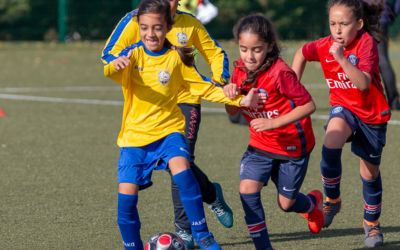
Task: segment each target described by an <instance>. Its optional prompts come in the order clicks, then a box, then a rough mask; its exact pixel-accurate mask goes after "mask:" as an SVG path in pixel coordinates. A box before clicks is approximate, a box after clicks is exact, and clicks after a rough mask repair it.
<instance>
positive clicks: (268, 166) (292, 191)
mask: <svg viewBox="0 0 400 250" xmlns="http://www.w3.org/2000/svg"><path fill="white" fill-rule="evenodd" d="M309 158H310V155H309V154H308V155H306V156H304V157H301V158H297V159H287V160H282V159H273V158H271V157H270V156H269V155H267V154H264V153H263V152H262V151H261V150H258V149H255V148H253V147H251V146H249V147H248V148H247V151H246V152H245V153H244V155H243V158H242V161H241V163H240V180H245V179H250V180H254V181H258V182H262V183H264V185H267V184H268V180H269V178H271V180H272V181H273V182H274V184H275V186H276V188H277V190H278V193H279V194H281V195H283V196H284V197H286V198H288V199H295V198H296V196H297V194H298V193H299V191H300V188H301V185H302V184H303V181H304V177H305V176H306V173H307V167H308V160H309Z"/></svg>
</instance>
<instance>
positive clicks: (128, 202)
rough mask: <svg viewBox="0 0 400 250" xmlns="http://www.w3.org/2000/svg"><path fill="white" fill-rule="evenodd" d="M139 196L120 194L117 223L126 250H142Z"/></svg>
mask: <svg viewBox="0 0 400 250" xmlns="http://www.w3.org/2000/svg"><path fill="white" fill-rule="evenodd" d="M137 202H138V196H137V195H127V194H121V193H118V215H117V223H118V226H119V231H120V232H121V236H122V240H123V244H124V247H125V249H130V250H131V249H132V250H142V249H143V243H142V240H141V239H140V220H139V214H138V211H137Z"/></svg>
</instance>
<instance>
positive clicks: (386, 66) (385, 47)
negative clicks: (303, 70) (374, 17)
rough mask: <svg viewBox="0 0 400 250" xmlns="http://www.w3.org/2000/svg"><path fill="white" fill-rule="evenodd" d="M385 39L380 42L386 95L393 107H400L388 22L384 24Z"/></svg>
mask: <svg viewBox="0 0 400 250" xmlns="http://www.w3.org/2000/svg"><path fill="white" fill-rule="evenodd" d="M381 28H382V34H383V39H382V41H380V42H379V44H378V51H379V69H380V71H381V74H382V80H383V83H384V86H385V92H386V97H387V99H388V102H389V105H390V107H391V109H400V103H399V93H398V91H397V87H396V75H395V73H394V70H393V67H392V64H391V63H390V59H389V41H388V39H389V34H388V29H389V27H388V24H385V25H382V27H381Z"/></svg>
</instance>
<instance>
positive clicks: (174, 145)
mask: <svg viewBox="0 0 400 250" xmlns="http://www.w3.org/2000/svg"><path fill="white" fill-rule="evenodd" d="M177 156H182V157H185V158H186V159H188V160H189V158H190V153H189V150H188V147H187V144H186V142H185V138H184V135H182V134H181V133H172V134H170V135H168V136H166V137H164V138H162V139H160V140H158V141H155V142H153V143H151V144H149V145H146V146H143V147H122V148H121V149H120V157H119V160H118V183H132V184H136V185H139V188H140V189H145V188H147V187H149V186H151V184H152V182H151V175H152V172H153V170H166V169H168V162H169V160H170V159H171V158H174V157H177Z"/></svg>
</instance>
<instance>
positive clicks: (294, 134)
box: [231, 58, 315, 157]
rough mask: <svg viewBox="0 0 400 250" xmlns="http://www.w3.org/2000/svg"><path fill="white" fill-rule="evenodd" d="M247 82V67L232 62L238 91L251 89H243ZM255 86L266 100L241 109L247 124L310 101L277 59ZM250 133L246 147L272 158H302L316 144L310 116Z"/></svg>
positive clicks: (234, 81)
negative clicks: (276, 156)
mask: <svg viewBox="0 0 400 250" xmlns="http://www.w3.org/2000/svg"><path fill="white" fill-rule="evenodd" d="M246 79H247V71H246V68H245V66H244V64H243V62H242V61H241V60H239V61H237V62H236V63H235V67H234V70H233V73H232V79H231V80H232V83H234V84H236V85H237V86H238V87H239V88H241V89H246V88H247V89H249V88H250V87H251V86H242V83H243V81H244V80H246ZM255 87H256V88H258V89H259V91H261V92H264V93H266V94H267V96H268V98H267V101H266V102H265V104H264V105H263V107H262V108H261V109H250V108H242V109H241V110H242V113H243V115H244V117H245V118H246V119H247V121H249V122H250V121H251V120H252V119H256V118H266V119H274V118H277V117H279V116H282V115H285V114H287V113H289V112H290V111H292V110H293V109H294V108H295V107H296V106H301V105H304V104H306V103H308V102H310V101H311V100H312V98H311V96H310V94H309V93H308V92H307V90H306V89H305V88H304V86H303V85H302V84H301V83H300V82H299V80H298V79H297V77H296V74H295V73H294V72H293V71H292V69H291V68H290V67H289V66H288V65H287V64H286V63H285V62H284V61H283V60H282V59H280V58H278V59H277V60H276V62H275V63H274V64H273V65H272V66H271V67H270V68H269V69H268V70H266V71H265V72H262V73H260V74H259V75H258V76H257V77H256V84H255ZM249 130H250V143H249V144H250V145H251V146H253V147H255V148H258V149H261V150H264V151H266V152H268V153H270V154H273V155H278V156H285V157H302V156H305V155H306V154H308V153H310V152H311V150H312V149H313V147H314V144H315V138H314V133H313V129H312V124H311V119H310V117H305V118H303V119H301V120H299V121H297V122H294V123H291V124H288V125H286V126H284V127H280V128H276V129H272V130H267V131H262V132H256V131H255V130H254V129H253V128H251V127H249Z"/></svg>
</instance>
